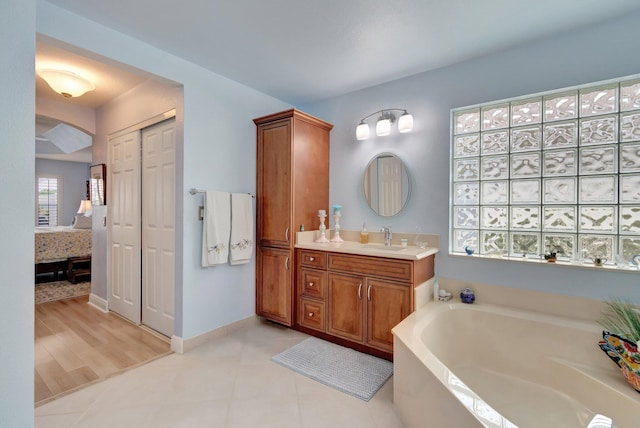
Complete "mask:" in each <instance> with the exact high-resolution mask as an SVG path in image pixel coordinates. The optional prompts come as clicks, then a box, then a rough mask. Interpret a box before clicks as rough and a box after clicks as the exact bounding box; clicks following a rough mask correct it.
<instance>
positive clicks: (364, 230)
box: [360, 222, 369, 244]
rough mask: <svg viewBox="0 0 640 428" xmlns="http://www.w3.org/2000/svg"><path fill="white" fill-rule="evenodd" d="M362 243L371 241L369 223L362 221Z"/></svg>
mask: <svg viewBox="0 0 640 428" xmlns="http://www.w3.org/2000/svg"><path fill="white" fill-rule="evenodd" d="M360 243H361V244H368V243H369V231H368V230H367V223H366V222H364V223H362V230H361V231H360Z"/></svg>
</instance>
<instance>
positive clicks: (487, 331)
mask: <svg viewBox="0 0 640 428" xmlns="http://www.w3.org/2000/svg"><path fill="white" fill-rule="evenodd" d="M393 333H394V381H393V383H394V404H395V406H396V410H397V411H398V413H399V415H400V417H401V418H402V420H403V422H404V424H405V426H406V427H407V428H414V427H415V428H418V427H426V426H429V427H431V426H433V427H454V428H458V427H460V428H467V427H482V426H485V427H500V428H505V427H514V426H517V427H521V428H525V427H535V428H540V427H554V428H555V427H563V428H564V427H580V428H586V427H590V428H595V427H597V428H604V427H609V426H615V427H621V428H624V427H639V426H640V394H639V393H638V392H636V391H634V390H633V389H632V388H631V386H630V385H628V384H627V382H626V380H625V379H624V378H623V377H622V375H621V374H620V372H619V370H618V368H617V367H616V366H615V364H614V363H613V362H611V360H609V358H608V357H607V356H606V355H605V354H604V353H603V352H602V351H601V350H600V348H599V347H598V345H597V343H598V341H599V340H600V339H601V336H602V329H601V328H600V327H599V326H598V325H597V324H596V323H595V322H594V323H591V322H584V321H576V320H571V319H566V318H560V317H555V316H551V315H543V314H539V313H534V312H526V311H519V310H513V309H509V308H506V307H500V306H491V305H486V304H480V303H477V304H473V305H467V304H463V303H453V304H449V303H442V302H435V303H434V302H431V303H428V304H427V305H426V306H424V307H422V308H421V309H419V310H418V311H416V312H414V313H413V314H411V316H409V317H408V318H406V319H405V320H404V321H402V322H401V323H400V324H399V325H398V326H396V327H395V328H394V329H393ZM599 415H600V416H599ZM610 420H613V425H611V422H610ZM607 421H609V422H608V423H607ZM596 422H601V424H596Z"/></svg>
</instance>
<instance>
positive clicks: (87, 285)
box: [35, 281, 91, 305]
mask: <svg viewBox="0 0 640 428" xmlns="http://www.w3.org/2000/svg"><path fill="white" fill-rule="evenodd" d="M89 293H91V282H79V283H77V284H72V283H71V282H69V281H54V282H44V283H42V284H36V290H35V301H36V305H37V304H38V303H46V302H52V301H54V300H62V299H71V298H72V297H79V296H86V295H87V294H89Z"/></svg>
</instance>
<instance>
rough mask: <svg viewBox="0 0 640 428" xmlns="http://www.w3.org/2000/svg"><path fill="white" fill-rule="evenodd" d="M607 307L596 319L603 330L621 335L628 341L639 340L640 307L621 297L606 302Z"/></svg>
mask: <svg viewBox="0 0 640 428" xmlns="http://www.w3.org/2000/svg"><path fill="white" fill-rule="evenodd" d="M606 304H607V308H606V310H605V311H603V312H602V316H601V318H600V319H599V320H598V324H600V325H601V326H602V327H603V328H604V329H605V330H607V331H609V332H611V333H615V334H617V335H619V336H622V337H624V338H626V339H628V340H630V341H633V342H638V341H640V309H639V308H638V306H637V305H634V304H632V303H630V302H628V301H625V300H623V299H612V300H609V301H608V302H606Z"/></svg>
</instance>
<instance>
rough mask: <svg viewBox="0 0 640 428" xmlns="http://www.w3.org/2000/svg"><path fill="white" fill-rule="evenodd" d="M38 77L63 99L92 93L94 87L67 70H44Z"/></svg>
mask: <svg viewBox="0 0 640 428" xmlns="http://www.w3.org/2000/svg"><path fill="white" fill-rule="evenodd" d="M38 75H40V77H42V78H43V79H44V80H45V82H47V84H48V85H49V86H50V87H51V89H53V90H54V91H56V92H57V93H59V94H61V95H63V96H64V97H65V98H70V97H79V96H81V95H83V94H85V93H86V92H89V91H93V90H94V89H95V88H96V86H95V85H94V84H93V83H91V82H90V81H88V80H87V79H85V78H84V77H81V76H78V75H77V74H76V73H74V72H72V71H68V70H54V69H45V70H40V71H39V72H38Z"/></svg>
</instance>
